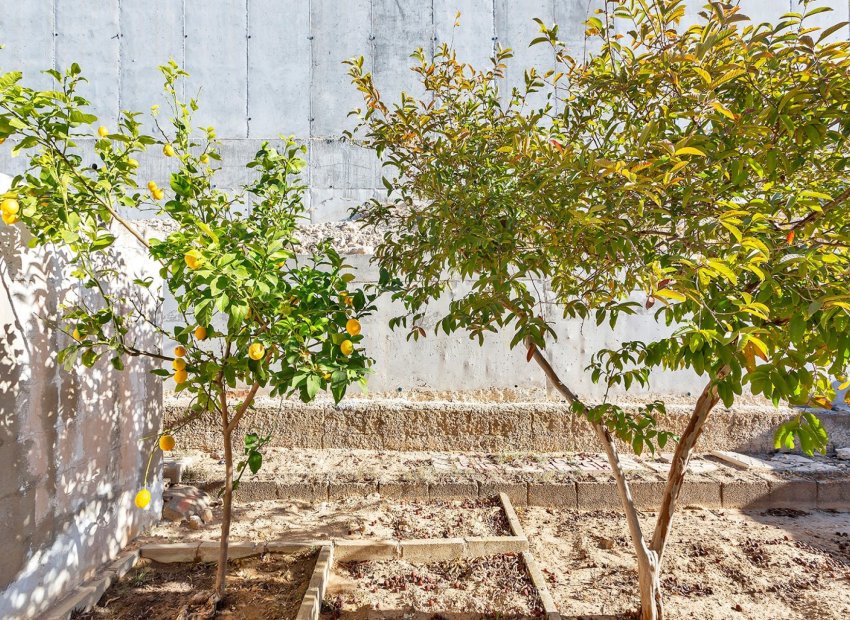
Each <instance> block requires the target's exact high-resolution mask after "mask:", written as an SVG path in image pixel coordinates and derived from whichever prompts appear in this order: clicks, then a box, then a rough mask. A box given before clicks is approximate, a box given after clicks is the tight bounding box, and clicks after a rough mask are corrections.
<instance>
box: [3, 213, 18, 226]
mask: <svg viewBox="0 0 850 620" xmlns="http://www.w3.org/2000/svg"><path fill="white" fill-rule="evenodd" d="M2 218H3V223H4V224H8V225H9V226H11V225H12V224H14V223H15V222H17V221H18V216H17V215H15V214H14V213H6V212H5V211H4V212H3V214H2Z"/></svg>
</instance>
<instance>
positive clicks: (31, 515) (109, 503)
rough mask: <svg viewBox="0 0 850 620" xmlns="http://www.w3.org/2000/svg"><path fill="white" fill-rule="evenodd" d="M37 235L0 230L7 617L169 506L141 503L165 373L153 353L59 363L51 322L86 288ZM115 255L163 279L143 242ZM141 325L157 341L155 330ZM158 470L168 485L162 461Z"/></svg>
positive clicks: (0, 469)
mask: <svg viewBox="0 0 850 620" xmlns="http://www.w3.org/2000/svg"><path fill="white" fill-rule="evenodd" d="M0 189H5V188H0ZM26 240H27V239H26V231H25V230H24V229H23V228H22V227H21V226H14V227H12V226H8V227H6V226H4V227H2V228H1V229H0V256H2V259H0V523H2V524H3V531H4V545H3V558H2V561H0V617H2V618H9V617H13V618H34V617H39V616H40V614H41V613H42V612H43V611H44V610H45V609H46V608H47V607H49V606H50V605H52V604H54V603H55V602H56V601H57V600H58V599H59V598H61V597H62V596H63V594H65V593H66V592H67V591H68V590H69V589H70V588H73V587H74V586H76V585H77V584H78V583H80V582H81V581H83V580H85V579H87V578H88V577H90V576H91V575H93V574H94V571H95V570H96V569H97V568H98V567H99V566H101V565H102V564H104V563H105V562H107V561H109V560H111V559H113V558H114V557H115V556H116V555H117V553H118V552H119V551H120V550H121V548H122V547H123V546H124V545H126V544H127V542H129V540H131V539H132V537H133V536H135V535H136V533H138V531H139V530H140V529H141V528H143V527H146V526H147V525H148V524H149V523H151V522H152V521H153V520H154V519H155V518H157V517H158V515H159V511H160V510H161V502H159V500H157V502H155V503H154V504H153V505H152V506H151V507H150V509H149V510H147V511H139V510H137V509H136V508H135V507H134V505H133V500H134V496H135V493H136V491H137V490H138V489H139V488H140V486H141V485H142V484H143V476H144V470H145V466H146V465H147V459H148V456H149V455H150V453H151V451H152V450H153V449H154V446H155V443H156V433H157V432H158V430H159V428H160V423H161V412H162V405H161V402H162V387H161V384H160V381H159V380H158V379H157V378H156V377H154V376H153V375H151V374H150V372H149V371H150V369H151V367H152V365H151V363H150V362H149V361H148V360H147V359H133V360H128V363H127V365H126V368H125V370H124V371H123V372H119V371H116V370H114V369H112V367H111V365H110V364H109V361H108V359H103V360H100V361H99V362H98V363H97V364H96V365H95V366H94V367H93V368H91V369H85V368H82V367H81V366H80V367H79V368H75V369H73V370H72V371H70V372H68V371H65V370H63V369H62V368H61V367H60V366H59V365H58V364H57V359H56V356H57V352H58V351H59V350H60V349H61V348H63V347H64V346H65V345H66V344H67V342H68V338H69V337H68V336H67V335H65V334H64V333H62V332H61V331H58V330H55V329H53V328H51V327H49V326H48V325H47V323H46V322H45V319H48V320H50V319H55V318H58V316H59V315H60V314H61V312H60V306H61V304H62V303H63V302H67V301H68V300H69V299H72V298H73V297H74V296H76V295H79V294H82V293H81V288H80V284H79V281H77V280H76V279H73V278H71V277H70V276H69V274H68V273H67V271H68V270H67V269H66V265H67V263H66V261H65V260H64V259H63V256H62V255H61V253H59V252H56V251H50V250H44V249H37V250H31V249H26ZM126 245H127V246H129V243H128V244H126ZM119 247H120V246H119ZM111 260H113V261H115V267H116V268H117V269H118V270H119V273H122V274H128V275H129V277H130V278H132V277H138V275H140V274H142V273H144V274H145V275H153V276H155V275H156V270H152V269H151V267H150V265H149V264H148V263H146V261H145V257H144V256H143V255H141V253H138V252H136V251H135V250H133V249H132V248H131V247H128V248H127V249H124V248H122V249H121V250H120V251H119V252H118V253H117V254H116V256H114V257H112V259H111ZM134 332H135V333H136V339H137V341H142V342H145V343H147V344H148V346H156V344H157V338H156V337H155V335H154V333H153V332H152V330H150V329H148V328H147V327H146V326H137V329H135V330H134ZM151 472H152V473H151V474H150V475H149V477H148V481H149V484H151V483H152V484H153V486H155V487H157V488H159V487H160V485H161V476H160V473H159V462H158V460H155V461H154V464H153V465H152V467H151ZM154 497H159V494H158V493H154Z"/></svg>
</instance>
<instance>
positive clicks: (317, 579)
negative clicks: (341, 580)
mask: <svg viewBox="0 0 850 620" xmlns="http://www.w3.org/2000/svg"><path fill="white" fill-rule="evenodd" d="M333 561H334V550H333V546H331V545H324V546H323V547H322V548H321V550H320V551H319V557H318V558H316V566H315V567H314V568H313V575H312V576H311V577H310V583H309V584H308V585H307V592H305V593H304V599H303V600H302V601H301V607H299V608H298V614H297V615H296V616H295V618H296V620H319V615H320V614H321V613H322V600H323V599H324V598H325V589H326V588H327V585H328V581H329V579H330V575H331V566H332V565H333Z"/></svg>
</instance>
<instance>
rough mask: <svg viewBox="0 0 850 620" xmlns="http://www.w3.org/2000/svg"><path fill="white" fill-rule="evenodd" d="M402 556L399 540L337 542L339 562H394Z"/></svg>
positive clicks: (335, 545) (335, 543)
mask: <svg viewBox="0 0 850 620" xmlns="http://www.w3.org/2000/svg"><path fill="white" fill-rule="evenodd" d="M400 555H401V550H400V548H399V542H398V541H397V540H337V541H334V557H335V558H336V561H337V562H350V561H352V560H394V559H396V558H398V557H400Z"/></svg>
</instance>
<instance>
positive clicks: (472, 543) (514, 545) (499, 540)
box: [464, 536, 528, 558]
mask: <svg viewBox="0 0 850 620" xmlns="http://www.w3.org/2000/svg"><path fill="white" fill-rule="evenodd" d="M523 551H528V539H527V538H525V537H520V536H471V537H467V538H466V551H465V553H464V555H465V557H467V558H480V557H483V556H487V555H499V554H502V553H522V552H523Z"/></svg>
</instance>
